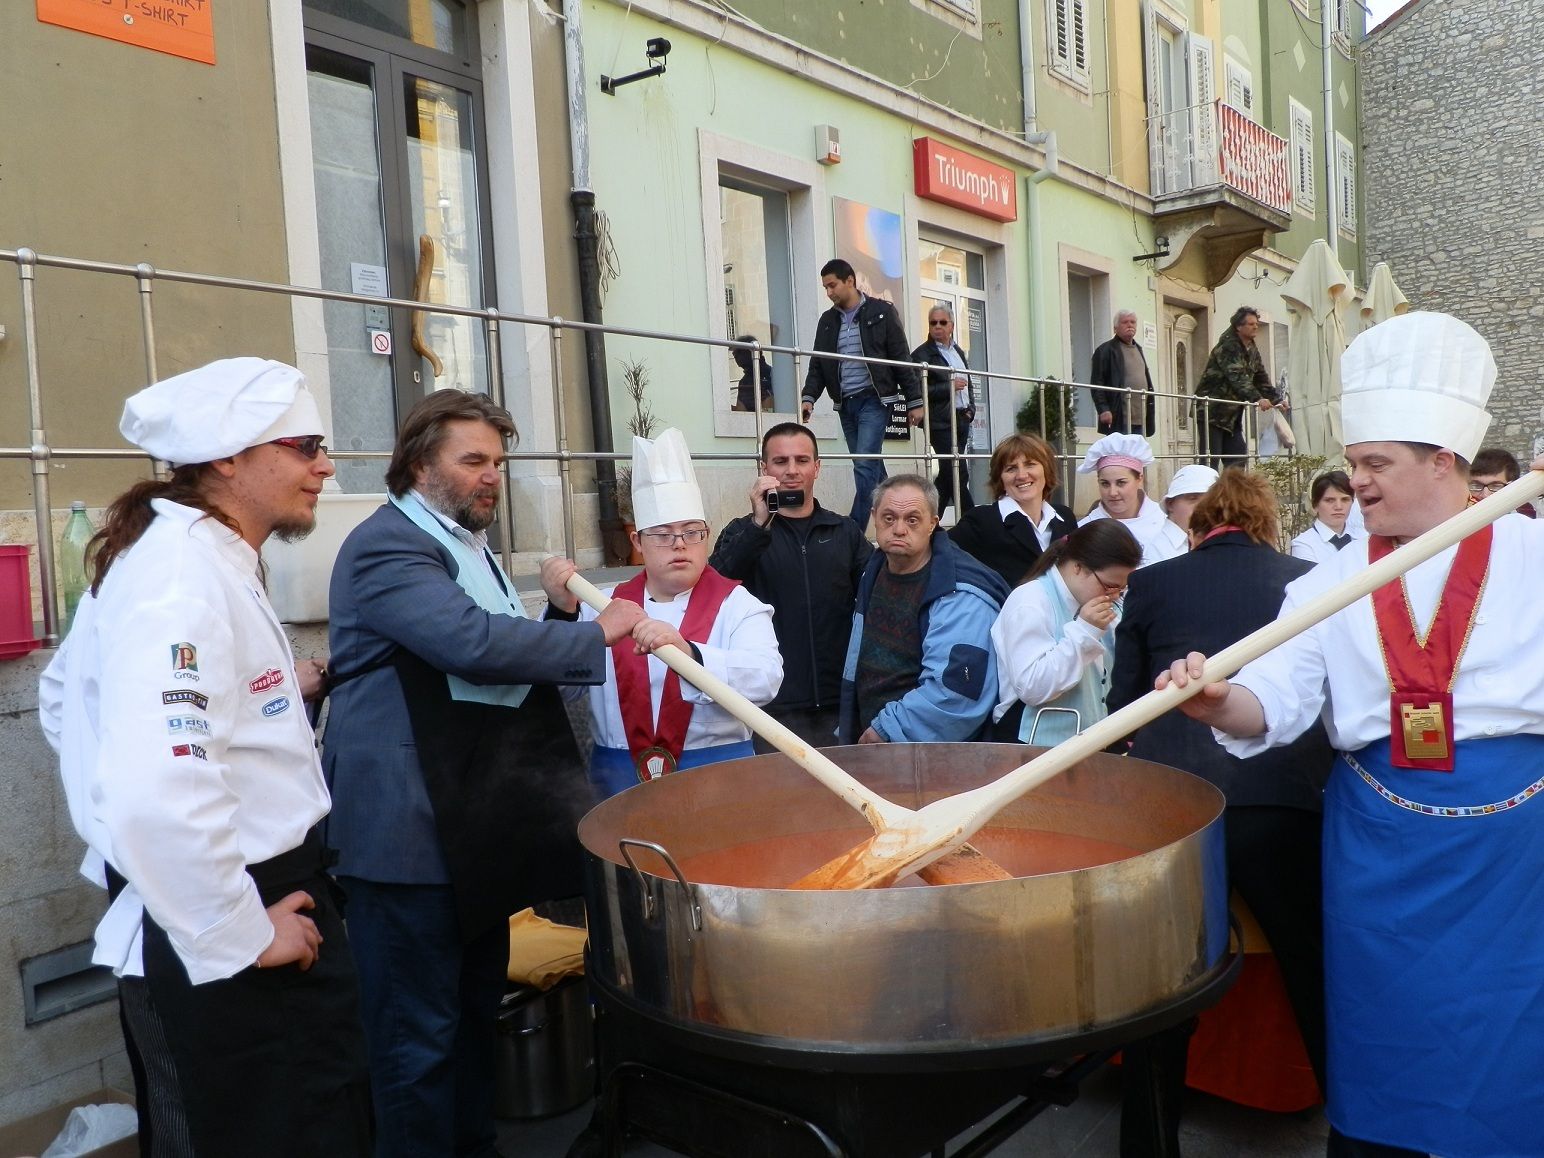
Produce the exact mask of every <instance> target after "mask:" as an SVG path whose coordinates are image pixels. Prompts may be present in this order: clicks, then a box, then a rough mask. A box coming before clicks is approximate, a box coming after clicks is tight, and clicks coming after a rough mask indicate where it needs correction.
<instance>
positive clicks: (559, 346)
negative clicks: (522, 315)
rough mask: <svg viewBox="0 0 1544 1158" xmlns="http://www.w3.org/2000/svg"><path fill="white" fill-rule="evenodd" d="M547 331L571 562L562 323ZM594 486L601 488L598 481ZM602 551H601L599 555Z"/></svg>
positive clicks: (570, 478)
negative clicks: (549, 343) (550, 344)
mask: <svg viewBox="0 0 1544 1158" xmlns="http://www.w3.org/2000/svg"><path fill="white" fill-rule="evenodd" d="M551 325H552V328H551V329H550V330H549V331H548V333H549V335H550V338H551V341H552V417H553V421H554V423H555V424H556V427H557V436H558V487H559V493H560V495H561V496H562V502H563V556H564V558H567V559H572V558H574V554H575V546H574V479H573V464H572V461H571V459H570V458H569V454H568V415H567V414H565V413H564V412H563V407H564V404H565V400H564V396H563V319H562V318H560V317H556V316H554V317H553V319H552V323H551ZM596 485H597V486H601V485H604V484H602V483H601V482H600V481H599V479H597V480H596ZM604 554H605V551H604V548H602V555H603V556H604Z"/></svg>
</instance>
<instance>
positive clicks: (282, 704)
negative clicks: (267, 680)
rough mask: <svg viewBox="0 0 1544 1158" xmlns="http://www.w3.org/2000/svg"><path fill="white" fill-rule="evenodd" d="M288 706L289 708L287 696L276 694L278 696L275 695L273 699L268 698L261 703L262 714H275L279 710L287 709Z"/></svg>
mask: <svg viewBox="0 0 1544 1158" xmlns="http://www.w3.org/2000/svg"><path fill="white" fill-rule="evenodd" d="M288 708H289V697H288V696H278V697H276V698H274V699H271V700H269V701H268V702H267V703H266V704H264V705H263V715H265V716H277V715H278V714H279V713H280V712H283V711H286V710H288Z"/></svg>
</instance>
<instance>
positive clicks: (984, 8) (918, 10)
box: [735, 0, 1044, 132]
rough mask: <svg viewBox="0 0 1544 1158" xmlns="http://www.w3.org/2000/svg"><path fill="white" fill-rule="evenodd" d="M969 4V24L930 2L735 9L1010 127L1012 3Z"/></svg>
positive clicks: (780, 2)
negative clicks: (976, 13) (973, 15)
mask: <svg viewBox="0 0 1544 1158" xmlns="http://www.w3.org/2000/svg"><path fill="white" fill-rule="evenodd" d="M977 3H978V7H979V10H980V23H979V24H977V25H975V26H974V29H971V28H965V29H962V27H961V25H962V23H964V22H962V21H960V20H953V21H951V20H950V19H949V17H948V13H949V12H950V10H949V9H948V8H947V7H945V6H944V5H942V4H939V3H937V2H936V0H925V2H924V3H921V4H918V3H913V0H744V3H738V4H736V5H735V11H737V12H740V13H743V14H744V15H745V16H747V17H749V18H750V19H752V20H754V21H756V22H757V23H758V24H760V25H762V26H763V27H764V28H766V29H767V30H768V31H770V32H774V33H777V34H779V35H781V36H786V37H788V38H789V39H791V40H795V41H798V42H799V43H800V44H805V45H808V46H809V47H810V48H813V49H815V50H816V51H818V52H821V53H824V54H826V55H828V56H833V57H835V58H837V59H838V60H843V61H846V62H847V63H848V64H851V65H852V66H853V67H855V68H860V69H862V70H863V71H864V72H868V73H872V74H873V75H875V76H877V77H880V78H882V79H884V80H887V81H889V82H890V83H892V84H895V85H898V86H900V87H903V88H910V89H911V90H912V91H913V92H916V93H918V94H920V95H922V96H925V97H927V98H928V99H929V100H933V101H937V102H938V103H939V104H941V105H945V106H947V107H949V108H951V109H954V110H956V111H958V112H960V113H963V114H964V115H966V116H968V117H972V118H974V119H975V120H978V121H981V122H982V123H983V124H987V125H991V126H993V127H994V128H999V129H1007V130H1009V131H1010V132H1017V131H1019V130H1022V128H1023V126H1024V109H1023V85H1022V83H1021V74H1020V67H1019V14H1018V4H1017V2H1016V0H977ZM1043 34H1044V33H1043V30H1042V31H1041V32H1040V33H1037V37H1039V36H1043Z"/></svg>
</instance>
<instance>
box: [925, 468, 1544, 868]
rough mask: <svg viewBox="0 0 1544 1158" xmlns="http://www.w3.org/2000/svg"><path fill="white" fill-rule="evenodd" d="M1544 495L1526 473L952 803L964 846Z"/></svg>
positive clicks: (1543, 485) (1537, 475) (1540, 479)
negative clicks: (1096, 758) (1009, 807)
mask: <svg viewBox="0 0 1544 1158" xmlns="http://www.w3.org/2000/svg"><path fill="white" fill-rule="evenodd" d="M1540 495H1544V471H1529V472H1528V473H1527V474H1525V475H1524V476H1523V477H1522V478H1520V479H1518V480H1517V481H1516V482H1514V483H1511V484H1510V485H1508V486H1507V487H1506V488H1505V489H1504V490H1501V491H1498V492H1497V493H1496V494H1493V495H1491V496H1490V497H1489V498H1487V499H1485V500H1484V501H1482V502H1478V503H1475V504H1474V505H1473V506H1471V507H1468V508H1466V509H1465V510H1463V511H1460V512H1459V513H1458V514H1456V515H1454V516H1453V517H1452V518H1450V519H1448V520H1447V521H1446V522H1443V523H1440V524H1439V525H1437V526H1435V527H1433V528H1432V529H1431V530H1429V531H1427V532H1426V533H1425V534H1424V535H1422V536H1420V538H1418V539H1412V540H1411V541H1410V542H1408V543H1406V544H1405V545H1404V546H1403V547H1400V548H1398V549H1397V550H1395V551H1391V552H1389V553H1388V554H1387V555H1385V556H1384V557H1383V558H1382V559H1379V560H1378V561H1377V562H1376V563H1373V564H1372V565H1371V566H1369V567H1368V568H1367V569H1366V570H1365V571H1363V572H1361V573H1360V574H1357V575H1353V576H1352V577H1351V578H1350V579H1347V580H1345V581H1344V582H1343V583H1339V584H1337V585H1336V586H1334V587H1331V588H1330V589H1329V590H1328V591H1326V592H1325V593H1324V594H1322V595H1320V596H1319V597H1318V598H1317V599H1313V600H1310V601H1309V602H1307V603H1305V604H1303V605H1302V606H1301V607H1299V608H1298V609H1297V610H1296V611H1293V612H1291V613H1290V614H1288V615H1285V616H1283V617H1282V618H1280V619H1278V620H1275V621H1274V622H1272V623H1267V624H1266V625H1265V626H1264V627H1262V628H1260V629H1259V630H1258V631H1255V632H1252V633H1251V634H1249V635H1246V636H1245V637H1244V638H1243V639H1241V640H1239V641H1238V642H1237V643H1235V644H1233V645H1232V646H1231V647H1228V648H1225V649H1223V650H1222V651H1219V652H1218V653H1217V654H1216V655H1214V656H1211V657H1210V658H1209V659H1208V660H1207V661H1206V666H1205V668H1204V669H1203V670H1202V673H1201V678H1200V679H1199V680H1191V681H1190V683H1189V684H1188V685H1187V686H1186V687H1183V688H1180V687H1176V686H1174V685H1173V684H1170V685H1169V686H1168V687H1166V688H1164V689H1163V690H1162V691H1151V692H1148V693H1147V694H1146V695H1145V696H1143V697H1142V698H1141V699H1138V700H1133V701H1132V702H1131V703H1129V704H1127V705H1126V706H1125V707H1124V708H1122V709H1120V711H1118V712H1115V713H1113V714H1111V715H1109V716H1106V717H1105V718H1104V719H1103V720H1100V721H1099V722H1098V723H1097V724H1095V725H1094V726H1093V727H1091V728H1089V729H1088V730H1087V731H1086V732H1082V733H1080V734H1079V735H1076V736H1074V737H1072V738H1071V739H1070V740H1064V741H1062V742H1061V743H1060V744H1058V745H1057V746H1056V747H1054V748H1052V749H1050V750H1049V751H1047V752H1044V753H1042V754H1041V755H1039V756H1037V757H1035V759H1033V760H1031V761H1029V763H1027V764H1023V765H1020V766H1019V767H1018V768H1016V769H1014V770H1013V771H1012V772H1009V773H1008V774H1007V775H1005V776H1002V777H1000V778H998V779H997V780H994V781H993V782H992V783H990V784H985V785H983V786H982V787H980V788H976V789H972V790H971V791H970V792H965V793H961V794H960V795H959V796H956V797H954V800H956V801H958V802H960V803H962V804H963V803H967V802H968V803H969V805H970V806H971V807H972V808H973V809H974V810H975V813H976V817H977V820H978V822H977V823H974V824H973V825H971V826H970V827H969V828H968V829H967V831H966V834H965V835H966V838H967V839H968V838H969V836H970V835H971V833H974V832H976V831H977V830H978V829H979V828H980V827H981V825H982V824H985V823H986V821H988V820H990V819H991V818H992V816H993V815H995V814H996V812H997V810H998V809H999V808H1001V807H1002V806H1003V805H1005V804H1007V803H1009V802H1010V801H1013V800H1016V799H1017V798H1018V797H1020V796H1022V795H1024V793H1026V792H1028V791H1030V790H1031V789H1033V788H1037V787H1039V786H1040V785H1041V784H1044V783H1045V782H1046V781H1047V780H1049V779H1051V778H1052V777H1053V776H1057V775H1059V774H1060V773H1062V772H1063V771H1065V770H1066V769H1068V768H1070V767H1072V765H1074V764H1076V763H1077V762H1078V761H1080V760H1082V759H1084V758H1086V757H1088V756H1092V755H1093V754H1094V753H1095V752H1099V751H1102V750H1103V749H1105V748H1107V747H1109V746H1110V745H1111V744H1113V743H1115V741H1117V740H1119V739H1121V738H1122V737H1123V736H1127V735H1129V734H1130V733H1132V732H1134V731H1136V730H1137V729H1138V728H1140V727H1142V726H1143V725H1145V724H1150V723H1152V721H1154V720H1156V719H1157V718H1158V717H1159V716H1161V715H1163V713H1164V712H1167V711H1168V710H1169V709H1170V708H1173V707H1175V706H1176V705H1178V704H1180V703H1182V702H1183V701H1185V700H1188V699H1189V698H1190V697H1191V696H1193V695H1196V694H1197V693H1198V692H1200V690H1201V689H1202V688H1203V687H1205V686H1206V685H1207V684H1212V683H1216V682H1217V681H1218V680H1222V679H1226V678H1227V677H1228V676H1230V675H1232V674H1233V673H1234V672H1236V671H1238V669H1239V668H1241V667H1243V666H1244V665H1245V664H1247V663H1249V662H1250V661H1251V660H1255V659H1258V658H1259V657H1260V656H1262V655H1264V654H1265V653H1266V652H1268V651H1270V650H1271V649H1272V648H1274V647H1276V646H1277V645H1279V644H1282V643H1285V642H1286V641H1287V640H1289V639H1291V638H1292V637H1293V636H1295V635H1298V634H1300V633H1301V632H1304V631H1307V630H1308V629H1309V628H1310V627H1312V626H1313V625H1314V624H1316V623H1318V622H1319V621H1320V620H1323V619H1328V618H1329V617H1330V616H1331V615H1334V614H1335V612H1337V611H1340V610H1342V609H1343V608H1346V607H1349V606H1350V605H1351V604H1353V603H1355V602H1356V601H1357V600H1358V599H1361V598H1362V597H1363V596H1364V595H1369V594H1371V593H1372V592H1374V591H1376V590H1377V589H1378V588H1379V587H1382V586H1383V585H1384V584H1385V583H1391V582H1393V581H1394V580H1395V579H1397V578H1399V577H1400V576H1401V575H1403V574H1404V573H1405V572H1406V571H1408V570H1410V569H1411V568H1412V567H1415V566H1416V565H1418V564H1420V563H1424V562H1425V561H1426V560H1427V559H1430V558H1431V557H1432V556H1433V555H1438V554H1441V553H1442V552H1443V551H1445V550H1447V549H1448V548H1449V547H1451V546H1453V544H1455V543H1457V542H1459V541H1460V540H1462V539H1465V538H1467V537H1468V536H1470V535H1472V534H1474V533H1475V532H1476V531H1478V530H1480V529H1481V528H1483V527H1486V526H1488V525H1490V524H1491V523H1493V522H1495V521H1496V520H1497V519H1499V518H1500V517H1501V516H1502V515H1505V514H1506V513H1508V512H1509V511H1515V510H1516V509H1517V508H1518V507H1520V506H1522V505H1523V504H1524V503H1525V502H1527V501H1528V500H1529V499H1535V498H1538V497H1539V496H1540Z"/></svg>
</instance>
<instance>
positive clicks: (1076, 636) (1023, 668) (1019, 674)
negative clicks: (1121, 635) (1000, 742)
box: [992, 567, 1113, 721]
mask: <svg viewBox="0 0 1544 1158" xmlns="http://www.w3.org/2000/svg"><path fill="white" fill-rule="evenodd" d="M1046 574H1048V575H1050V576H1051V581H1052V584H1053V585H1054V586H1055V588H1056V593H1057V596H1058V597H1059V598H1060V599H1061V601H1062V610H1063V613H1064V614H1065V615H1066V617H1067V618H1068V619H1069V620H1071V622H1069V623H1068V624H1067V626H1066V628H1065V630H1064V631H1063V632H1062V633H1061V635H1060V638H1058V635H1057V622H1058V616H1057V614H1056V609H1055V608H1054V607H1052V606H1051V603H1050V600H1049V598H1048V597H1047V592H1046V589H1045V584H1044V583H1041V582H1040V581H1039V579H1032V580H1030V581H1029V582H1028V583H1020V584H1019V585H1018V586H1017V587H1015V588H1014V589H1013V591H1012V592H1011V593H1010V594H1009V595H1008V598H1007V599H1006V600H1005V601H1004V602H1003V609H1002V611H1001V612H999V613H998V616H997V622H996V623H994V624H992V648H993V650H994V651H995V652H996V653H997V699H998V703H997V707H995V708H993V709H992V719H993V720H994V721H996V720H1000V719H1002V718H1003V716H1004V715H1005V714H1006V713H1007V711H1008V709H1009V708H1011V707H1013V705H1014V704H1016V703H1020V702H1022V703H1023V704H1025V705H1026V706H1027V707H1028V708H1029V709H1030V710H1033V709H1035V708H1038V707H1040V705H1042V704H1045V703H1049V702H1050V701H1051V700H1054V699H1055V698H1056V697H1057V696H1059V695H1061V694H1062V693H1063V692H1065V691H1066V690H1068V689H1069V688H1071V687H1072V686H1073V685H1074V684H1076V683H1077V682H1078V680H1080V679H1082V678H1083V672H1084V669H1086V668H1087V667H1088V666H1089V665H1090V664H1097V665H1098V666H1099V669H1100V670H1101V671H1103V669H1104V663H1105V653H1104V643H1103V638H1102V637H1103V632H1101V631H1099V630H1098V629H1097V628H1095V627H1094V626H1093V625H1092V624H1090V623H1088V622H1087V621H1086V620H1082V619H1079V618H1078V617H1077V615H1078V601H1077V600H1076V599H1075V598H1073V595H1072V592H1071V591H1069V590H1067V583H1066V581H1065V580H1064V579H1063V578H1062V577H1061V572H1060V571H1058V570H1057V569H1056V568H1055V567H1052V568H1051V569H1050V570H1049V571H1048V572H1046ZM1112 626H1113V625H1112Z"/></svg>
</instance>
